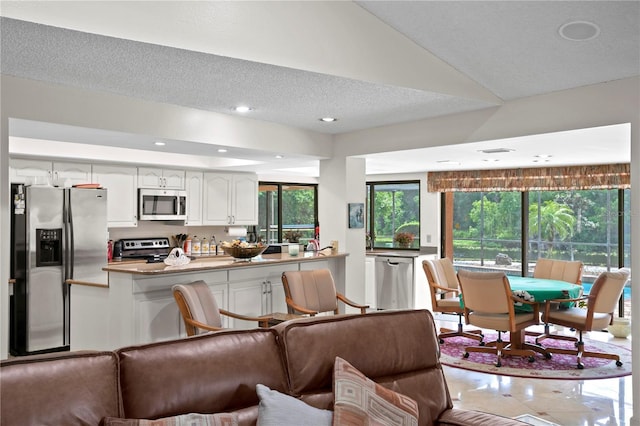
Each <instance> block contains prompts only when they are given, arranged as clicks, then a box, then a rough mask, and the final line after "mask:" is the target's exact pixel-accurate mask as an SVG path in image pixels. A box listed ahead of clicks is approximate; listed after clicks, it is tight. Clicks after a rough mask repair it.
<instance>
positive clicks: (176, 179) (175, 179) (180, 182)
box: [162, 169, 184, 190]
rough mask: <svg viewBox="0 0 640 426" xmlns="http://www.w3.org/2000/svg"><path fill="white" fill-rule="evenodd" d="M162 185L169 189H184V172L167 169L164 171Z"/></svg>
mask: <svg viewBox="0 0 640 426" xmlns="http://www.w3.org/2000/svg"><path fill="white" fill-rule="evenodd" d="M162 184H163V185H164V188H167V189H179V190H183V189H184V170H171V169H165V170H163V171H162Z"/></svg>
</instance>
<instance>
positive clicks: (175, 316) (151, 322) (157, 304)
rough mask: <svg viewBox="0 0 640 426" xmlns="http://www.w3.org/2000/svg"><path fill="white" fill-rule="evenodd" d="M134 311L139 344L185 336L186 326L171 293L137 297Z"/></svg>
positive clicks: (165, 292)
mask: <svg viewBox="0 0 640 426" xmlns="http://www.w3.org/2000/svg"><path fill="white" fill-rule="evenodd" d="M134 311H135V318H134V324H136V326H137V327H136V341H138V342H158V341H162V340H170V339H175V338H177V337H178V336H180V335H181V334H183V333H182V331H183V330H184V326H182V324H181V322H182V320H181V317H180V312H179V311H178V307H177V305H176V301H175V299H174V298H173V294H172V293H171V292H167V291H158V292H151V293H142V294H141V295H138V296H136V297H135V302H134Z"/></svg>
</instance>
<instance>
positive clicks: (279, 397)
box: [256, 385, 333, 426]
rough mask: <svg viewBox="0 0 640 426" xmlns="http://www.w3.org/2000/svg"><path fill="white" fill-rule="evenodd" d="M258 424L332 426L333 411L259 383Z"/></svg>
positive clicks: (270, 425)
mask: <svg viewBox="0 0 640 426" xmlns="http://www.w3.org/2000/svg"><path fill="white" fill-rule="evenodd" d="M256 392H257V393H258V397H259V398H260V405H259V406H258V426H300V425H313V426H331V420H332V418H333V413H332V412H331V411H329V410H322V409H320V408H315V407H312V406H310V405H308V404H305V403H304V402H302V401H301V400H299V399H297V398H294V397H292V396H289V395H285V394H283V393H281V392H278V391H275V390H272V389H269V388H268V387H267V386H264V385H257V386H256Z"/></svg>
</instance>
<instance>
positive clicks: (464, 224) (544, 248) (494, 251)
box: [445, 189, 631, 316]
mask: <svg viewBox="0 0 640 426" xmlns="http://www.w3.org/2000/svg"><path fill="white" fill-rule="evenodd" d="M629 195H630V190H629V189H595V190H562V191H525V192H455V193H453V241H452V244H453V252H454V260H455V263H456V264H457V265H465V267H473V266H477V267H479V268H482V269H494V270H495V269H499V270H504V271H506V272H507V273H508V274H511V275H521V274H522V275H525V276H526V275H531V274H532V273H533V268H534V266H535V263H536V259H538V258H539V257H545V258H551V259H563V260H580V261H582V262H583V264H584V270H583V274H582V282H583V286H584V288H585V292H588V291H589V289H590V286H591V284H592V283H593V281H594V280H595V278H596V277H597V276H598V275H599V274H600V272H602V271H607V270H612V269H617V268H620V267H623V266H628V265H629V263H630V259H629V254H630V253H629V252H630V245H631V243H630V242H631V234H630V200H629ZM521 200H524V201H521ZM523 202H524V203H525V204H526V207H524V208H523V207H521V205H522V203H523ZM524 232H526V235H525V238H524V239H522V238H521V235H522V234H523V233H524ZM445 244H446V242H445ZM522 259H527V260H528V261H527V262H526V263H525V264H524V265H523V263H522V262H523V261H522ZM630 297H631V286H630V285H628V287H627V288H626V289H625V292H624V296H623V298H622V303H621V305H620V309H619V314H621V315H624V316H629V314H630Z"/></svg>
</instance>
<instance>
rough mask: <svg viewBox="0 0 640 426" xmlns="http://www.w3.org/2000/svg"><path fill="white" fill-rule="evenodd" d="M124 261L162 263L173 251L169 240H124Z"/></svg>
mask: <svg viewBox="0 0 640 426" xmlns="http://www.w3.org/2000/svg"><path fill="white" fill-rule="evenodd" d="M121 241H122V259H123V260H125V259H146V260H147V263H153V262H162V261H163V260H164V259H165V258H166V257H167V256H168V255H169V252H170V251H171V245H170V244H169V238H126V239H122V240H121Z"/></svg>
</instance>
